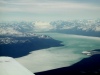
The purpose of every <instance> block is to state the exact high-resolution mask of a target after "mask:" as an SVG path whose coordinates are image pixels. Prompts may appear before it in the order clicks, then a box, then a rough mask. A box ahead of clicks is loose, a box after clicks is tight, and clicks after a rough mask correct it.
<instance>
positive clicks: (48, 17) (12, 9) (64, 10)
mask: <svg viewBox="0 0 100 75" xmlns="http://www.w3.org/2000/svg"><path fill="white" fill-rule="evenodd" d="M99 13H100V0H0V21H21V20H25V21H34V20H42V21H53V20H70V19H72V20H73V19H97V18H100V14H99Z"/></svg>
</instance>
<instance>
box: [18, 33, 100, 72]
mask: <svg viewBox="0 0 100 75" xmlns="http://www.w3.org/2000/svg"><path fill="white" fill-rule="evenodd" d="M37 34H45V35H49V36H51V37H52V38H54V39H56V40H59V41H62V44H64V46H60V47H51V48H48V49H41V50H37V51H33V52H31V53H30V54H29V55H27V56H24V57H21V58H17V59H16V60H17V61H19V62H20V63H21V64H22V65H24V66H25V67H27V68H28V69H29V70H31V71H32V72H40V71H46V70H50V69H55V68H60V67H66V66H70V65H72V64H75V63H77V62H79V61H80V60H82V59H83V58H87V57H89V56H87V55H84V54H82V51H88V50H94V49H100V38H99V37H89V36H80V35H70V34H61V33H37Z"/></svg>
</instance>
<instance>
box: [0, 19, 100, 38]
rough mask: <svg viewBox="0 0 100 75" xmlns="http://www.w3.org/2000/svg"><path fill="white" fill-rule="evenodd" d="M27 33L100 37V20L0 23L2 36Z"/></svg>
mask: <svg viewBox="0 0 100 75" xmlns="http://www.w3.org/2000/svg"><path fill="white" fill-rule="evenodd" d="M27 32H28V33H30V32H60V33H66V34H76V35H85V36H96V37H100V19H96V20H67V21H63V20H58V21H52V22H43V21H34V22H25V21H22V22H0V34H21V33H27Z"/></svg>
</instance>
